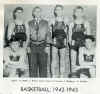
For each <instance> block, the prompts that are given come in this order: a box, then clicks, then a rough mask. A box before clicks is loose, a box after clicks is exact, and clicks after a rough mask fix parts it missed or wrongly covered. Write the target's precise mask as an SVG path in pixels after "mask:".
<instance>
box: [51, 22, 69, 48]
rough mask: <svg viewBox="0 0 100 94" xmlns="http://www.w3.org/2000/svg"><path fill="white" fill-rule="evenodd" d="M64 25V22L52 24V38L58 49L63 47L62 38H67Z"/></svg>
mask: <svg viewBox="0 0 100 94" xmlns="http://www.w3.org/2000/svg"><path fill="white" fill-rule="evenodd" d="M65 28H66V25H65V24H64V22H63V21H62V22H57V21H56V22H55V24H54V25H52V38H53V39H55V40H54V41H56V43H55V46H56V47H57V48H59V49H61V48H64V47H65V44H64V40H65V39H66V38H67V36H66V32H65Z"/></svg>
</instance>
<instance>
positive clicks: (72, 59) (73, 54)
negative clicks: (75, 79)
mask: <svg viewBox="0 0 100 94" xmlns="http://www.w3.org/2000/svg"><path fill="white" fill-rule="evenodd" d="M76 57H77V52H76V51H75V50H73V49H72V50H71V65H72V72H74V68H75V66H76Z"/></svg>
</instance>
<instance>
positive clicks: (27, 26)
mask: <svg viewBox="0 0 100 94" xmlns="http://www.w3.org/2000/svg"><path fill="white" fill-rule="evenodd" d="M25 27H26V36H27V40H26V43H25V45H24V46H25V47H27V46H28V45H29V42H30V29H29V25H28V23H27V22H26V23H25Z"/></svg>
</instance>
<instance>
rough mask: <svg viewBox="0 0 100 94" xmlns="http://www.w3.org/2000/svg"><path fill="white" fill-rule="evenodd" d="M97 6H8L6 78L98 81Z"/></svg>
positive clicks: (5, 31) (5, 21)
mask: <svg viewBox="0 0 100 94" xmlns="http://www.w3.org/2000/svg"><path fill="white" fill-rule="evenodd" d="M96 32H97V6H94V5H84V6H83V5H61V4H57V5H34V4H6V5H5V7H4V45H3V77H4V78H6V77H9V78H11V77H14V78H96V56H95V55H96V50H95V49H96Z"/></svg>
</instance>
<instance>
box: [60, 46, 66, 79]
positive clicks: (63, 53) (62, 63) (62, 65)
mask: <svg viewBox="0 0 100 94" xmlns="http://www.w3.org/2000/svg"><path fill="white" fill-rule="evenodd" d="M65 59H66V48H63V49H60V77H61V78H63V77H64V76H65V69H66V64H65V63H66V60H65Z"/></svg>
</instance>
